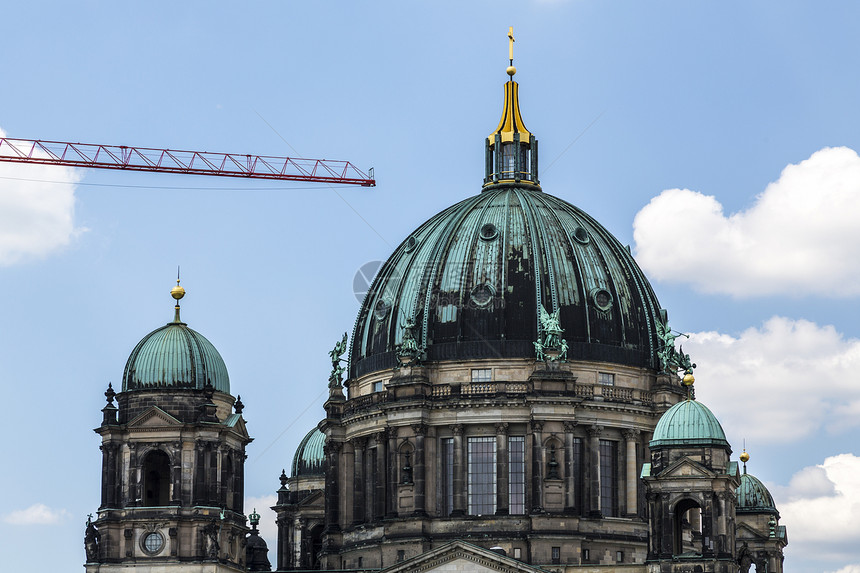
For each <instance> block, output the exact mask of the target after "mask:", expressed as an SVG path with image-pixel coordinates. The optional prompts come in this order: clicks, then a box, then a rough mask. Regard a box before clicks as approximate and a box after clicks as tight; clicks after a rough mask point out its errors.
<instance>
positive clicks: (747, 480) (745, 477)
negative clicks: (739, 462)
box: [736, 473, 776, 513]
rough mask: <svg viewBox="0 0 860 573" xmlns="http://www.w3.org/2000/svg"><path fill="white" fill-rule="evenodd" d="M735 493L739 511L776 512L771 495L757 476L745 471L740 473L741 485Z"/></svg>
mask: <svg viewBox="0 0 860 573" xmlns="http://www.w3.org/2000/svg"><path fill="white" fill-rule="evenodd" d="M736 493H737V495H738V505H737V511H738V512H739V513H744V512H746V513H776V504H775V503H774V502H773V497H772V496H771V495H770V492H769V491H768V490H767V488H766V487H765V486H764V484H763V483H761V481H759V479H758V478H757V477H755V476H753V475H750V474H747V473H744V474H741V485H740V486H739V487H738V489H737V490H736Z"/></svg>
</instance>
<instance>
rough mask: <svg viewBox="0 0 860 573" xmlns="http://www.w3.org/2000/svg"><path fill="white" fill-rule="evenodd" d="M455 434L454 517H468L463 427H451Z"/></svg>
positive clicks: (452, 513)
mask: <svg viewBox="0 0 860 573" xmlns="http://www.w3.org/2000/svg"><path fill="white" fill-rule="evenodd" d="M451 431H452V433H453V434H454V439H453V443H454V510H453V511H452V512H451V516H452V517H456V516H463V515H466V450H465V443H464V439H463V425H462V424H456V425H454V426H451Z"/></svg>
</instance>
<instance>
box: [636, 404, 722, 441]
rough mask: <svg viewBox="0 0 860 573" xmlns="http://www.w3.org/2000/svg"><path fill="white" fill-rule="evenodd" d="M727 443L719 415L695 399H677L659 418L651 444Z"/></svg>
mask: <svg viewBox="0 0 860 573" xmlns="http://www.w3.org/2000/svg"><path fill="white" fill-rule="evenodd" d="M687 445H689V446H726V447H728V445H729V443H728V441H726V434H725V432H723V427H722V426H721V425H720V422H719V421H718V420H717V418H716V416H714V414H713V413H712V412H711V411H710V410H709V409H708V407H707V406H705V405H704V404H702V403H701V402H698V401H696V400H684V401H682V402H678V403H677V404H675V405H674V406H672V407H671V408H669V409H668V410H666V412H665V413H664V414H663V415H662V416H661V417H660V420H659V421H658V422H657V427H656V428H654V437H653V438H652V439H651V443H650V444H649V447H651V448H656V447H660V446H687Z"/></svg>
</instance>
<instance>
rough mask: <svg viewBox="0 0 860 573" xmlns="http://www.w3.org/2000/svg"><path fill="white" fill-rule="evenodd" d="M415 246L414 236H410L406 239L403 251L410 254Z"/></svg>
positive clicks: (416, 241)
mask: <svg viewBox="0 0 860 573" xmlns="http://www.w3.org/2000/svg"><path fill="white" fill-rule="evenodd" d="M417 246H418V239H416V238H415V235H412V236H410V237H409V238H408V239H406V246H405V247H404V250H405V251H406V252H407V253H411V252H412V251H414V250H415V247H417Z"/></svg>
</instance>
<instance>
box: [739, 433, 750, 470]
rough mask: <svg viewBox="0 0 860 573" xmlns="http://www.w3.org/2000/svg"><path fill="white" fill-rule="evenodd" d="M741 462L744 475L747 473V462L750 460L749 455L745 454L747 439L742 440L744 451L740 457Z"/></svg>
mask: <svg viewBox="0 0 860 573" xmlns="http://www.w3.org/2000/svg"><path fill="white" fill-rule="evenodd" d="M740 458H741V461H742V462H743V463H744V473H745V474H746V473H747V462H748V461H749V460H750V455H749V454H748V453H747V439H746V438H744V451H743V453H742V454H741V455H740Z"/></svg>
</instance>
